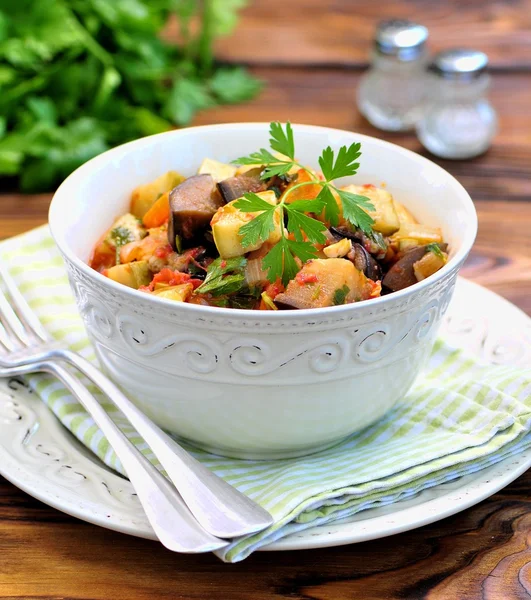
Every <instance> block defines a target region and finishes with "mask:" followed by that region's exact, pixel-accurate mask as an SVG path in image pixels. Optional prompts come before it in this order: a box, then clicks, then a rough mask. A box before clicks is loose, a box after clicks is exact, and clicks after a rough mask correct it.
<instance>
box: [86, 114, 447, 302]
mask: <svg viewBox="0 0 531 600" xmlns="http://www.w3.org/2000/svg"><path fill="white" fill-rule="evenodd" d="M270 133H271V150H272V152H270V151H269V150H265V149H261V150H260V151H258V152H255V153H253V154H251V155H250V156H248V157H242V158H238V159H236V160H235V161H234V164H223V163H220V162H218V161H216V160H213V159H211V158H206V159H205V160H204V161H203V163H202V164H201V166H200V167H199V170H198V172H197V174H196V175H193V176H191V177H188V178H185V177H182V176H181V175H179V174H178V173H176V172H174V171H170V172H168V173H164V174H162V175H161V176H160V177H158V178H157V179H156V180H154V181H152V182H151V183H149V184H146V185H142V186H139V187H137V188H136V189H135V190H133V193H132V196H131V203H130V212H128V213H127V214H124V215H121V216H120V217H118V218H117V219H116V220H115V222H114V223H113V225H112V226H111V228H110V229H109V230H108V231H107V232H105V233H104V235H103V236H102V237H101V239H100V240H99V241H98V243H97V244H96V247H95V248H94V251H93V254H92V256H91V259H90V266H91V267H92V268H93V269H95V270H97V271H99V272H100V273H102V274H103V275H105V276H106V277H109V278H110V279H113V280H114V281H116V282H118V283H121V284H123V285H126V286H129V287H131V288H135V289H138V290H140V291H141V292H144V293H148V294H153V295H156V296H160V297H162V298H167V299H170V300H174V301H176V302H188V303H192V304H202V305H208V306H220V307H228V308H243V309H259V310H284V309H306V308H322V307H327V306H334V305H341V304H350V303H352V302H359V301H362V300H370V299H372V298H376V297H378V296H380V295H383V294H387V293H392V292H395V291H398V290H401V289H403V288H406V287H408V286H410V285H413V284H415V283H416V282H418V281H421V280H423V279H425V278H427V277H429V276H430V275H432V274H433V273H435V272H436V271H438V270H439V269H440V268H441V267H443V266H444V264H445V263H446V261H447V260H448V254H447V252H448V246H447V244H446V243H444V241H443V238H442V234H441V231H440V230H439V229H438V228H434V227H429V226H427V225H423V224H421V223H418V222H417V220H416V219H415V217H414V216H413V215H412V214H411V213H410V212H409V211H408V209H407V208H406V207H405V206H404V205H403V204H401V203H399V202H397V201H396V200H395V199H394V198H393V196H392V194H391V192H390V191H388V190H387V189H385V188H384V187H376V186H375V185H372V184H370V183H367V184H364V185H347V186H342V187H341V186H339V185H338V184H337V180H338V179H340V178H341V177H345V176H349V175H353V174H354V173H355V172H356V170H357V168H358V166H359V164H358V163H356V162H355V161H356V160H357V158H358V157H359V156H360V155H361V152H360V145H359V144H352V145H351V146H350V147H349V148H347V147H342V148H341V149H340V150H339V151H338V152H337V153H334V152H333V151H332V149H331V148H326V149H325V150H323V153H322V155H321V156H320V157H319V165H320V167H321V170H320V171H314V170H313V169H310V168H309V167H307V166H304V165H301V164H300V163H299V162H298V161H297V160H296V158H295V147H294V140H293V132H292V130H291V126H290V124H289V123H288V124H286V126H285V127H282V125H281V124H280V123H272V124H271V129H270Z"/></svg>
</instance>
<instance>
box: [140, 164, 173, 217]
mask: <svg viewBox="0 0 531 600" xmlns="http://www.w3.org/2000/svg"><path fill="white" fill-rule="evenodd" d="M182 181H184V177H183V176H182V175H179V173H177V172H176V171H168V172H167V173H164V175H161V176H160V177H157V179H155V180H153V181H151V182H150V183H146V184H144V185H139V186H138V187H136V188H135V189H134V190H133V194H132V195H131V212H132V213H133V215H135V217H137V218H138V219H143V218H144V215H145V214H146V213H147V211H148V210H149V209H150V208H151V207H152V206H153V204H155V202H156V201H157V200H158V198H159V197H160V196H162V194H164V193H165V192H169V191H170V190H172V189H173V188H174V187H175V186H176V185H179V183H181V182H182Z"/></svg>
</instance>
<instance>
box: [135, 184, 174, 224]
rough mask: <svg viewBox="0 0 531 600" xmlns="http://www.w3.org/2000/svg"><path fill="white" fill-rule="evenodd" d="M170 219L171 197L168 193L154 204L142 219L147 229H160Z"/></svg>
mask: <svg viewBox="0 0 531 600" xmlns="http://www.w3.org/2000/svg"><path fill="white" fill-rule="evenodd" d="M169 218H170V197H169V193H168V192H166V193H164V194H162V196H161V197H160V198H159V199H158V200H157V201H156V202H155V204H153V206H152V207H151V208H150V209H149V210H148V211H147V213H146V214H145V215H144V218H143V219H142V222H143V223H144V225H145V227H147V228H148V229H151V228H152V227H160V226H161V225H164V223H166V222H167V221H168V219H169Z"/></svg>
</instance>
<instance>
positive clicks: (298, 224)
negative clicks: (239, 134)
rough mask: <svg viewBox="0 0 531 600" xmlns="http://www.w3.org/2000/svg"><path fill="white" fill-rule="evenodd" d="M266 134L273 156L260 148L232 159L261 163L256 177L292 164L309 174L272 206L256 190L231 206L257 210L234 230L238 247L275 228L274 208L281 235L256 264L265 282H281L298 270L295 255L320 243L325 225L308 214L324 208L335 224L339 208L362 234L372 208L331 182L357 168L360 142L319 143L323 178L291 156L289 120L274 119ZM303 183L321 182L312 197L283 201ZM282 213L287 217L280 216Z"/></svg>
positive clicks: (305, 255) (306, 255)
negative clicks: (337, 145)
mask: <svg viewBox="0 0 531 600" xmlns="http://www.w3.org/2000/svg"><path fill="white" fill-rule="evenodd" d="M269 135H270V139H269V144H270V147H271V150H273V151H274V152H276V153H278V154H279V156H275V155H274V154H273V153H272V152H270V151H269V150H266V149H265V148H261V149H260V150H258V151H257V152H253V153H252V154H250V155H248V156H244V157H241V158H238V159H236V160H234V161H232V162H233V163H235V164H241V165H257V166H258V165H259V166H261V167H263V170H262V173H261V175H260V177H261V178H262V179H269V178H271V177H273V176H275V175H278V176H282V175H285V174H287V173H288V172H289V171H290V170H291V169H293V168H296V169H299V170H303V171H306V172H307V173H309V174H310V176H311V179H310V181H303V182H300V183H294V184H293V185H291V186H290V187H289V188H288V189H287V191H285V192H284V194H283V196H282V197H281V199H280V202H279V204H278V205H276V206H273V205H269V204H268V203H266V202H265V201H263V200H262V199H261V198H260V197H259V196H257V195H256V194H246V195H245V196H244V198H242V199H240V200H238V201H237V202H236V203H235V206H236V208H238V209H239V210H241V211H242V212H260V214H259V215H257V216H256V217H255V218H254V219H252V220H251V221H249V223H246V224H245V225H243V226H242V227H241V228H240V230H239V233H240V234H241V236H242V244H243V246H244V247H245V246H251V245H254V244H256V243H257V242H258V241H260V240H261V241H266V240H267V239H268V238H269V234H270V233H271V232H272V231H273V230H274V228H275V221H274V216H275V211H276V210H279V211H280V217H281V218H280V228H281V234H282V238H281V240H280V241H279V242H278V244H276V245H275V246H274V247H273V248H272V249H271V250H270V251H269V253H268V254H267V255H266V256H265V258H264V259H263V261H262V265H263V267H264V269H267V270H268V275H267V276H268V279H269V281H271V282H275V281H276V280H277V279H278V278H281V279H282V282H283V283H284V285H285V284H286V283H287V282H288V281H290V279H292V278H293V277H294V276H295V275H296V273H297V271H298V270H299V269H298V265H297V261H296V260H295V257H298V258H299V259H300V260H302V261H303V262H305V261H307V260H309V259H311V258H315V257H316V256H317V251H316V249H315V247H314V244H324V243H325V242H326V237H325V235H324V233H323V232H324V231H326V226H325V225H324V224H323V223H322V222H321V221H319V220H317V219H315V218H313V216H310V215H312V214H313V215H322V214H323V211H324V218H325V219H326V221H328V222H329V223H330V224H331V225H332V226H334V227H335V226H337V225H338V224H339V218H340V215H341V212H342V214H343V217H344V218H345V219H346V220H347V221H349V222H350V223H351V224H352V225H353V226H354V227H357V228H359V229H361V230H362V231H363V232H364V233H365V234H367V235H372V234H373V230H372V225H373V223H374V220H373V219H372V217H371V216H370V215H369V214H368V212H367V211H370V210H374V206H373V204H372V203H371V202H370V200H369V198H367V197H365V196H361V195H359V194H353V193H351V192H348V191H346V190H341V189H339V188H338V187H336V185H335V184H334V183H333V182H334V181H335V180H336V179H339V178H341V177H349V176H351V175H355V174H356V172H357V170H358V168H359V162H356V161H357V159H358V158H359V157H360V156H361V150H360V149H361V144H360V143H354V144H351V145H350V146H348V147H347V146H341V148H339V150H338V151H337V152H334V150H332V148H331V147H330V146H328V147H327V148H325V149H324V150H323V151H322V153H321V156H320V157H319V159H318V160H319V165H320V167H321V170H322V173H323V176H324V180H321V179H319V178H317V177H316V175H315V173H313V172H312V171H311V170H309V169H307V168H306V167H304V166H303V165H301V164H300V163H299V162H298V161H297V160H296V158H295V140H294V136H293V129H292V127H291V124H290V123H289V122H288V123H286V125H285V127H283V126H282V124H281V123H279V122H272V123H270V126H269ZM308 185H312V186H316V185H317V186H320V187H321V190H320V192H319V194H318V196H317V198H309V199H308V200H297V201H295V202H293V203H289V202H287V201H286V198H287V197H289V194H290V193H291V192H293V191H294V190H296V189H299V188H303V187H304V186H308ZM340 207H341V208H342V211H341V208H340ZM308 213H310V214H308ZM286 216H287V220H285V217H286ZM287 233H289V234H292V237H293V238H295V239H294V240H293V239H290V238H289V237H288V235H287Z"/></svg>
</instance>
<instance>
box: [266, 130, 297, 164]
mask: <svg viewBox="0 0 531 600" xmlns="http://www.w3.org/2000/svg"><path fill="white" fill-rule="evenodd" d="M269 134H270V136H271V137H270V139H269V145H270V146H271V148H272V149H273V150H276V151H277V152H280V154H283V155H284V156H287V157H288V158H291V160H293V161H294V160H295V141H294V139H293V129H292V128H291V123H290V122H289V121H288V122H287V123H286V131H284V130H283V129H282V124H281V123H279V122H278V121H277V122H273V123H271V124H270V126H269Z"/></svg>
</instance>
